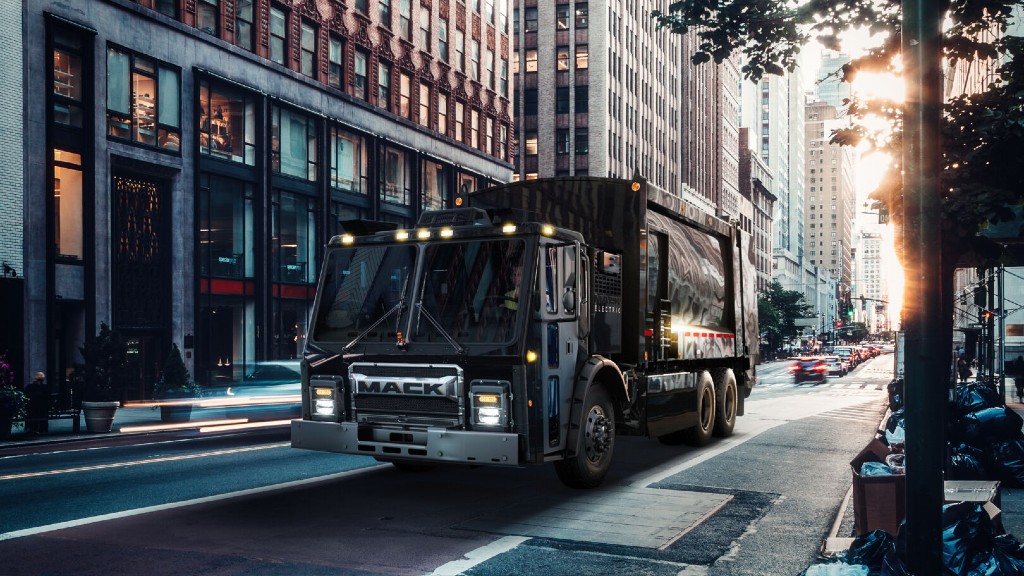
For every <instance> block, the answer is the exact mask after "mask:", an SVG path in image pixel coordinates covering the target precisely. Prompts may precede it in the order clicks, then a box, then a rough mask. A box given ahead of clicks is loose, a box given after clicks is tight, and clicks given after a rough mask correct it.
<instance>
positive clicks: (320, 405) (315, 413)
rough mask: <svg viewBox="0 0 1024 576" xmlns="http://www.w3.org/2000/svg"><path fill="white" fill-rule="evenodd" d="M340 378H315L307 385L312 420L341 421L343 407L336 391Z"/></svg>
mask: <svg viewBox="0 0 1024 576" xmlns="http://www.w3.org/2000/svg"><path fill="white" fill-rule="evenodd" d="M341 385H342V384H341V379H340V378H337V379H335V378H331V379H325V378H319V377H318V378H315V379H313V380H311V381H310V383H309V410H310V416H311V417H312V419H313V420H329V421H332V422H337V421H339V420H341V416H342V412H343V411H344V410H343V406H342V404H341V397H340V395H339V394H338V390H339V388H340V387H341Z"/></svg>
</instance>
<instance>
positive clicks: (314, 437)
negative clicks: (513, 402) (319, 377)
mask: <svg viewBox="0 0 1024 576" xmlns="http://www.w3.org/2000/svg"><path fill="white" fill-rule="evenodd" d="M425 436H426V440H425V443H395V442H380V441H368V440H360V439H359V425H358V424H356V423H354V422H314V421H311V420H292V448H301V449H303V450H317V451H320V452H337V453H340V454H361V455H363V456H374V457H377V458H381V459H394V460H412V461H420V462H449V463H460V464H485V465H490V466H519V465H520V462H519V437H518V435H516V434H508V433H501V432H473V431H463V430H447V429H444V428H428V429H426V432H425Z"/></svg>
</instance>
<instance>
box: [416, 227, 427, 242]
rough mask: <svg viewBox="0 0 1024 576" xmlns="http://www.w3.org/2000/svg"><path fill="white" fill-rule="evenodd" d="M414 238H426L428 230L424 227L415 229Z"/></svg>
mask: <svg viewBox="0 0 1024 576" xmlns="http://www.w3.org/2000/svg"><path fill="white" fill-rule="evenodd" d="M416 238H417V239H419V240H426V239H427V238H430V230H427V229H426V228H422V229H420V230H417V231H416Z"/></svg>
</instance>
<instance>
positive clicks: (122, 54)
mask: <svg viewBox="0 0 1024 576" xmlns="http://www.w3.org/2000/svg"><path fill="white" fill-rule="evenodd" d="M180 125H181V80H180V73H179V72H178V70H176V69H173V68H171V67H169V66H166V65H163V64H160V63H157V62H156V61H155V60H152V59H149V58H145V57H142V56H138V55H136V54H133V53H130V52H127V51H125V50H122V49H120V48H117V47H114V46H110V47H109V48H108V49H107V135H108V136H110V137H112V138H119V139H122V140H130V141H132V142H137V143H139V144H145V145H147V146H157V147H159V148H162V149H164V150H169V151H173V152H177V151H180V150H181V126H180Z"/></svg>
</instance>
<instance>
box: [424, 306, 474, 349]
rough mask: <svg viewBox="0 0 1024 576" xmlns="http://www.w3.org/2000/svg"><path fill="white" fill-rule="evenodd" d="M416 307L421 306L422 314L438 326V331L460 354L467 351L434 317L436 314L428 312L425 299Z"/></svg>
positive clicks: (435, 326)
mask: <svg viewBox="0 0 1024 576" xmlns="http://www.w3.org/2000/svg"><path fill="white" fill-rule="evenodd" d="M416 307H417V308H419V310H420V314H422V315H424V316H426V317H427V320H430V323H431V324H433V325H434V328H437V331H438V332H440V333H441V336H444V338H445V340H447V341H448V343H449V344H451V345H452V348H455V351H456V352H458V353H459V354H465V353H466V349H465V348H463V347H462V345H461V344H459V343H458V342H456V341H455V339H454V338H452V336H451V334H449V333H448V331H447V330H445V329H444V326H441V323H440V322H438V321H437V320H436V319H435V318H434V316H433V315H431V314H430V312H427V309H426V308H425V307H424V306H423V300H420V301H419V302H417V303H416Z"/></svg>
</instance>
